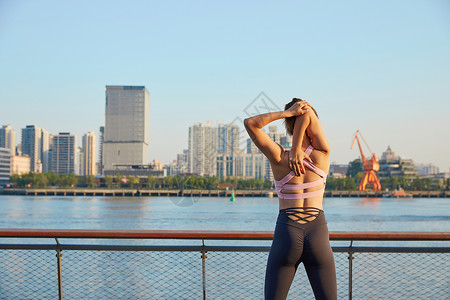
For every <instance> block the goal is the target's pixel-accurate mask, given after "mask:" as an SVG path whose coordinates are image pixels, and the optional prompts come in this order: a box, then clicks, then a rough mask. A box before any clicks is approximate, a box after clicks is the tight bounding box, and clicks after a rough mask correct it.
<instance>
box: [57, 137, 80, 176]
mask: <svg viewBox="0 0 450 300" xmlns="http://www.w3.org/2000/svg"><path fill="white" fill-rule="evenodd" d="M75 149H76V139H75V136H74V135H71V134H70V133H68V132H60V133H59V135H55V136H54V137H53V147H52V167H51V170H52V171H53V172H55V173H56V174H70V173H75Z"/></svg>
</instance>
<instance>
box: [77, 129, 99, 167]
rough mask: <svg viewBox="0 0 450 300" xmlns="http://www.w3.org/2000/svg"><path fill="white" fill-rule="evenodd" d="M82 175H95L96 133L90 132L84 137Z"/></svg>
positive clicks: (81, 162)
mask: <svg viewBox="0 0 450 300" xmlns="http://www.w3.org/2000/svg"><path fill="white" fill-rule="evenodd" d="M82 149H83V150H82V158H83V159H82V160H80V164H81V174H82V175H95V174H96V172H95V135H94V132H92V131H91V132H88V133H86V134H85V135H84V136H83V146H82Z"/></svg>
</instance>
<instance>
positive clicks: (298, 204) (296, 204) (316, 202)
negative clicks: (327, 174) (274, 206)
mask: <svg viewBox="0 0 450 300" xmlns="http://www.w3.org/2000/svg"><path fill="white" fill-rule="evenodd" d="M314 198H315V199H314ZM314 198H311V199H297V200H291V199H279V209H280V210H282V209H287V208H298V209H307V208H311V207H314V208H317V209H320V210H323V196H317V197H314Z"/></svg>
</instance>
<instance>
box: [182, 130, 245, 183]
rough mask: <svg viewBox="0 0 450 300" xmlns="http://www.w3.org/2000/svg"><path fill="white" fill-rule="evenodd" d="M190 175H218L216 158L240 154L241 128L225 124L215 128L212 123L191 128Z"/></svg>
mask: <svg viewBox="0 0 450 300" xmlns="http://www.w3.org/2000/svg"><path fill="white" fill-rule="evenodd" d="M188 153H189V160H188V170H189V172H190V173H194V174H199V175H201V176H205V175H206V176H209V175H214V174H216V171H215V169H216V157H217V155H218V154H223V155H225V157H226V156H229V157H233V156H234V155H237V154H239V126H237V125H235V124H223V123H222V122H218V125H216V126H213V124H212V122H211V121H207V122H206V123H204V124H201V123H195V124H194V125H192V126H190V127H189V151H188Z"/></svg>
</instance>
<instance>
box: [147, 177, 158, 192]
mask: <svg viewBox="0 0 450 300" xmlns="http://www.w3.org/2000/svg"><path fill="white" fill-rule="evenodd" d="M155 183H156V179H155V177H154V176H153V175H148V177H147V188H148V189H153V188H155Z"/></svg>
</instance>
